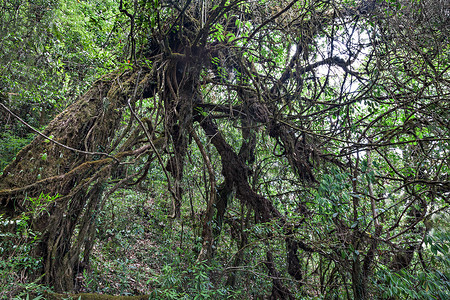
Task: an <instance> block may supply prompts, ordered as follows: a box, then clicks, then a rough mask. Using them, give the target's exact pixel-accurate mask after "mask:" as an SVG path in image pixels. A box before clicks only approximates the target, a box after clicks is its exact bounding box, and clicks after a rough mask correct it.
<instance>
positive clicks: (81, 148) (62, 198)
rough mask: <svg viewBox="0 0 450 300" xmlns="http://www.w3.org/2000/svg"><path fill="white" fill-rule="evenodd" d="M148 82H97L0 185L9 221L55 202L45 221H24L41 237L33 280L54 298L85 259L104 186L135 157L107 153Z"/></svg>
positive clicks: (125, 75) (125, 78)
mask: <svg viewBox="0 0 450 300" xmlns="http://www.w3.org/2000/svg"><path fill="white" fill-rule="evenodd" d="M149 78H150V76H148V74H146V72H143V71H142V72H141V71H126V72H120V71H117V72H113V73H111V74H109V75H107V76H105V77H103V78H101V79H99V80H98V81H97V82H95V83H94V85H93V86H92V88H91V89H89V91H88V92H86V94H84V95H83V96H82V97H81V98H80V99H79V100H78V101H76V102H75V103H74V104H73V105H71V106H69V107H68V108H67V109H66V110H64V111H63V112H62V113H61V114H59V115H58V116H57V117H56V118H55V119H54V120H53V121H52V122H50V124H49V125H48V126H47V128H46V129H45V131H44V132H43V133H42V135H38V136H37V137H36V138H35V139H34V140H33V141H32V142H31V143H30V144H29V145H28V146H26V147H24V148H23V149H22V150H21V151H20V152H19V153H18V155H17V157H16V159H15V161H13V162H12V163H11V164H10V165H8V166H7V167H6V168H5V170H4V172H3V175H2V176H1V177H0V202H1V206H2V210H3V211H4V212H6V214H7V215H8V216H10V217H12V218H14V217H17V216H20V215H21V214H22V213H30V212H33V211H32V209H33V207H32V203H31V201H30V200H29V199H30V198H31V197H39V195H40V194H41V193H43V194H49V195H51V196H55V195H58V198H57V199H56V201H55V202H53V203H48V204H47V206H46V207H45V210H46V212H45V213H41V214H34V215H33V218H31V220H30V221H29V223H30V226H31V229H32V230H33V231H34V232H37V233H40V242H39V243H38V244H37V247H36V248H34V249H33V251H32V253H31V254H32V255H33V256H35V257H41V258H42V259H43V261H42V268H41V270H40V274H35V275H36V276H40V275H43V280H44V283H45V284H48V285H51V286H53V287H54V289H55V290H56V291H70V290H73V288H74V276H75V274H74V273H75V270H76V269H77V265H78V264H79V262H80V254H81V253H82V252H84V253H86V254H87V255H88V253H89V252H90V249H91V247H92V245H93V243H92V239H93V236H92V235H93V233H94V232H95V230H94V226H95V218H96V215H97V213H98V211H99V210H100V209H101V206H102V203H103V201H102V194H103V190H104V188H105V185H106V180H107V179H108V178H109V176H110V174H111V172H112V171H114V170H115V169H116V167H117V166H118V163H119V161H120V159H121V158H123V157H126V156H127V155H132V154H133V151H130V152H128V153H127V152H123V153H117V154H115V155H114V154H113V153H112V151H113V150H114V149H111V145H113V144H116V145H117V143H114V137H115V136H116V132H118V131H119V130H118V129H119V127H120V122H121V120H122V112H123V110H124V108H126V107H127V101H128V100H129V99H130V98H133V95H134V97H135V98H137V97H140V96H141V95H142V94H143V93H144V91H145V89H146V88H148V86H149V85H148V82H149ZM136 86H138V88H137V89H136ZM44 136H46V137H49V138H51V139H52V140H53V141H54V142H53V141H49V140H48V139H46V138H45V137H44ZM84 259H85V261H88V257H85V258H84Z"/></svg>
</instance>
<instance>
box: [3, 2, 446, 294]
mask: <svg viewBox="0 0 450 300" xmlns="http://www.w3.org/2000/svg"><path fill="white" fill-rule="evenodd" d="M418 8H420V9H418ZM119 10H120V12H121V13H122V14H123V15H124V16H126V17H127V18H128V19H129V22H128V25H129V34H128V46H127V47H126V49H127V51H128V52H127V54H128V58H129V63H126V64H124V65H123V66H122V67H121V68H119V69H118V70H117V71H115V72H112V73H110V74H108V75H106V76H104V77H102V78H100V79H99V80H97V81H96V82H95V83H94V84H93V86H92V87H91V88H90V89H89V91H87V92H86V94H84V95H83V96H82V97H81V98H80V99H79V100H78V101H77V102H75V103H74V104H72V105H71V106H69V107H68V108H67V109H66V110H64V111H63V112H62V113H61V114H60V115H58V116H57V117H56V118H55V119H54V120H53V121H52V122H51V123H50V124H49V125H48V126H47V128H46V129H45V131H43V133H42V134H39V135H38V136H37V137H36V138H35V139H34V140H33V141H32V142H31V143H30V144H29V145H28V146H26V147H25V148H23V149H22V150H21V152H19V154H18V155H17V157H16V160H15V161H14V162H12V163H11V164H10V165H8V166H7V167H6V168H5V170H4V171H3V175H2V177H1V178H0V197H1V201H2V205H3V207H4V213H5V214H7V215H8V216H10V217H14V216H17V215H19V214H21V213H23V212H27V211H28V210H30V201H29V200H28V199H29V197H38V195H39V194H40V193H44V194H49V195H53V196H54V195H58V198H57V199H56V201H55V202H53V203H51V204H49V206H48V207H47V212H48V214H41V215H38V216H35V217H34V218H32V219H31V220H30V223H31V224H32V226H33V229H34V230H36V231H37V232H41V239H40V243H39V246H38V247H36V249H35V252H34V255H36V256H39V257H42V258H43V268H42V272H41V273H42V274H45V280H46V283H48V284H50V285H53V286H54V287H55V288H56V289H57V290H61V291H63V290H71V289H73V282H74V278H73V277H74V275H73V270H74V269H75V268H77V267H78V266H79V265H80V264H83V265H85V264H88V260H89V253H90V249H91V247H92V245H93V242H94V232H95V226H94V224H95V222H93V220H94V219H95V218H96V215H97V214H98V213H99V211H101V209H102V206H103V203H104V201H107V200H106V199H103V197H102V195H103V194H104V191H105V189H107V190H114V189H117V188H120V187H121V186H124V185H132V184H137V183H139V182H140V181H141V180H144V179H145V177H146V175H147V172H148V170H149V169H150V168H151V167H155V165H154V164H153V162H154V161H157V162H158V165H159V166H158V168H159V169H160V170H161V172H164V174H165V177H166V182H167V187H168V190H169V192H170V194H171V196H172V202H173V205H172V214H171V216H172V217H173V218H180V216H181V207H182V204H183V197H185V194H186V190H187V189H189V188H190V187H189V186H186V185H185V184H184V181H185V176H186V165H187V164H188V163H187V157H188V154H189V151H190V150H189V149H190V148H191V147H192V144H193V143H192V140H193V141H194V142H195V145H196V146H197V147H198V150H199V151H200V153H201V157H202V159H203V165H204V170H205V173H207V174H208V179H205V183H207V186H206V187H205V188H204V191H205V195H207V196H206V199H207V206H206V209H205V213H204V216H203V220H202V226H203V230H202V239H203V242H202V249H201V251H200V253H199V255H198V261H203V260H207V259H211V258H212V257H213V256H214V249H215V247H216V246H215V245H216V244H217V243H220V241H219V238H218V237H219V236H220V235H221V233H222V229H223V227H224V226H225V225H226V226H229V227H230V228H231V229H232V230H234V231H236V232H237V233H236V237H235V238H236V239H237V240H238V239H239V240H240V244H239V249H238V250H237V253H240V252H241V251H244V249H245V247H246V246H247V243H248V237H247V236H246V233H245V230H244V228H243V226H242V224H244V223H245V222H247V223H246V224H249V223H250V222H249V221H244V219H245V216H244V215H243V214H241V215H237V216H235V218H234V219H233V218H232V217H231V216H230V215H229V214H227V210H228V207H229V205H230V204H231V199H233V198H236V199H238V200H239V201H240V203H242V205H245V206H247V207H248V208H249V209H250V211H251V213H250V214H249V215H251V214H252V216H253V221H252V222H253V224H254V225H255V226H256V225H260V226H267V228H268V229H267V230H266V231H265V232H264V233H262V236H264V237H261V238H262V239H269V240H270V239H273V240H274V241H275V240H277V239H281V240H283V242H284V244H285V247H286V250H285V251H284V253H283V254H284V255H285V261H284V264H285V265H286V270H287V273H288V274H289V275H290V276H291V278H292V280H293V282H295V283H296V285H297V286H296V287H295V288H296V289H298V290H299V291H300V292H301V293H303V295H304V296H308V295H311V293H312V291H311V286H314V285H315V284H316V283H318V284H319V285H320V292H321V293H322V294H323V295H325V296H329V297H331V296H332V295H333V294H344V293H346V295H347V297H348V298H350V297H352V296H353V297H354V298H357V299H366V298H370V297H371V295H372V294H374V293H375V292H376V291H375V289H376V287H375V285H374V284H373V282H372V281H371V277H372V276H374V273H376V272H378V270H381V269H388V270H390V271H392V272H399V271H400V270H404V269H407V268H408V267H409V266H410V265H411V263H412V262H413V261H414V256H415V254H416V253H417V254H418V255H419V258H420V262H421V263H422V265H423V266H424V268H425V269H426V267H425V265H426V263H425V261H424V259H423V257H422V256H421V253H422V252H423V249H422V241H423V240H424V238H425V237H426V236H427V235H428V234H429V230H430V229H431V227H430V226H432V225H430V223H429V221H430V220H431V219H432V218H433V215H435V214H437V213H439V214H442V213H444V212H446V211H447V212H448V204H449V201H448V193H449V190H450V186H449V182H448V165H449V164H448V151H449V146H448V141H449V138H448V136H449V134H448V133H449V132H448V128H450V126H449V124H448V119H449V118H448V111H449V106H450V103H449V101H448V99H447V97H448V93H449V84H448V82H449V81H448V75H449V73H448V60H449V57H448V56H446V55H445V53H446V51H448V50H449V49H448V36H449V35H448V30H449V27H448V25H446V24H447V23H446V20H448V18H449V15H448V11H446V10H445V8H444V4H443V3H441V2H440V1H438V0H434V1H419V2H417V3H414V4H411V3H410V2H408V1H361V2H358V3H353V2H351V1H332V2H330V1H312V2H311V1H296V0H294V1H276V2H275V1H257V2H246V1H240V0H236V1H225V0H223V1H220V2H219V3H216V2H215V1H206V0H203V1H189V0H188V1H180V2H177V3H176V2H173V1H144V2H140V1H134V2H123V1H120V4H119ZM6 100H7V97H6V95H3V96H2V101H1V103H6ZM2 108H3V109H4V110H6V111H8V112H9V113H10V114H12V112H10V111H9V110H8V108H7V107H6V106H5V105H3V104H2ZM209 144H211V145H212V146H213V147H214V149H210V148H209V146H208V145H209ZM216 157H218V158H220V168H217V167H216V168H215V167H214V166H213V164H212V162H211V161H214V158H216ZM143 158H146V159H145V160H143ZM265 160H268V161H269V162H268V166H269V168H267V169H265V168H264V167H263V166H262V164H261V163H262V162H264V161H265ZM130 165H135V166H136V167H135V171H134V172H130V173H129V174H128V175H126V176H121V177H120V180H119V181H118V183H116V185H111V181H109V179H110V178H111V176H112V175H113V174H116V173H121V172H120V171H121V170H123V168H125V167H126V166H130ZM128 168H129V169H130V170H131V169H132V168H131V167H128ZM24 170H29V171H27V172H24ZM273 179H277V180H279V181H280V183H279V185H277V184H271V183H270V180H273ZM427 222H428V223H427ZM239 224H240V226H239ZM427 224H428V225H427ZM314 228H316V230H314ZM274 244H275V242H274ZM271 247H272V246H271V245H270V242H269V245H268V246H267V248H266V255H265V257H266V259H265V265H266V267H267V272H268V274H269V276H270V278H271V280H272V293H271V298H273V299H277V298H279V299H286V298H294V295H293V292H292V291H291V290H290V289H289V288H288V287H287V286H286V284H285V283H284V282H283V281H281V280H280V274H281V273H280V271H279V270H278V269H277V268H280V265H277V264H276V263H275V259H274V254H273V252H274V251H276V250H271ZM242 259H243V256H241V255H240V254H239V255H236V260H235V262H234V263H235V266H238V265H239V264H240V263H241V261H242ZM337 274H339V276H338V275H337ZM234 276H235V275H234V274H233V273H230V274H229V275H228V281H227V282H228V283H229V284H233V282H234V281H235V277H234ZM349 286H351V290H352V292H350V291H349V289H348V288H349Z"/></svg>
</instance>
